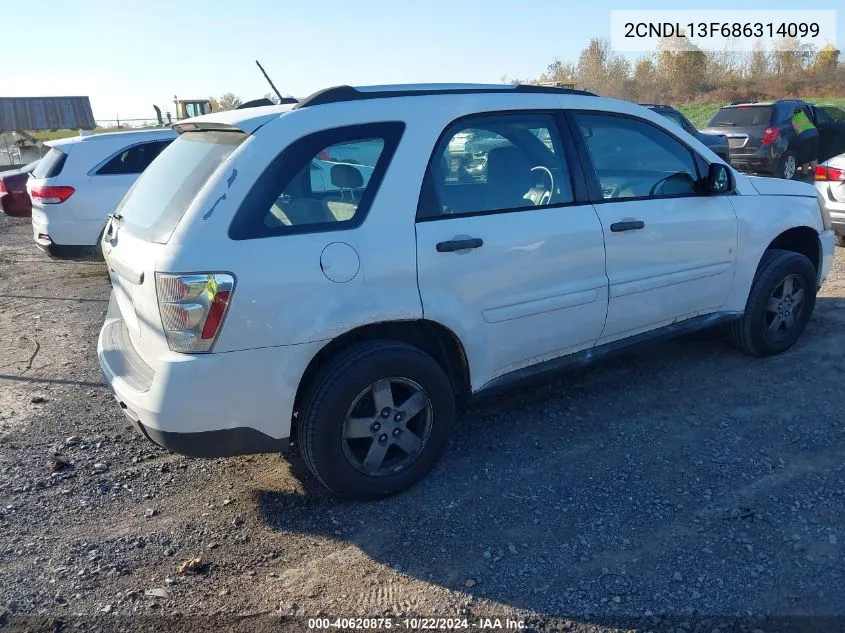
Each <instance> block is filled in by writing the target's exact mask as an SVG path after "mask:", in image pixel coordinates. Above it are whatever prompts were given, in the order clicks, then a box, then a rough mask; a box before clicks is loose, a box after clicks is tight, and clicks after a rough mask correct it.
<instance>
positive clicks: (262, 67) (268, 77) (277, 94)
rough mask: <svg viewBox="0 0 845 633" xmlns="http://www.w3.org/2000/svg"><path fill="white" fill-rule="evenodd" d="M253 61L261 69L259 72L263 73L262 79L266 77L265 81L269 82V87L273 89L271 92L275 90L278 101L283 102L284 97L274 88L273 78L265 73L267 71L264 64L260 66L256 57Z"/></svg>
mask: <svg viewBox="0 0 845 633" xmlns="http://www.w3.org/2000/svg"><path fill="white" fill-rule="evenodd" d="M255 63H256V64H257V65H258V68H259V69H260V70H261V74H262V75H264V79H266V80H267V83H268V84H270V87H271V88H272V89H273V92H275V93H276V96H278V97H279V103H284V102H285V98H284V97H283V96H282V93H281V92H279V89H278V88H276V86H275V84H273V80H272V79H270V76H269V75H268V74H267V71H266V70H264V66H262V65H261V62H259V61H258V60H257V59H256V60H255Z"/></svg>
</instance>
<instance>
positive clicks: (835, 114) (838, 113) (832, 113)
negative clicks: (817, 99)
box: [820, 106, 845, 122]
mask: <svg viewBox="0 0 845 633" xmlns="http://www.w3.org/2000/svg"><path fill="white" fill-rule="evenodd" d="M820 109H821V110H824V111H825V113H826V114H827V115H828V116H829V117H830V118H831V119H832V120H833V121H837V122H842V121H845V110H842V109H840V108H834V107H833V106H825V107H824V108H820Z"/></svg>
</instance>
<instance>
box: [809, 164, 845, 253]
mask: <svg viewBox="0 0 845 633" xmlns="http://www.w3.org/2000/svg"><path fill="white" fill-rule="evenodd" d="M815 183H816V189H818V191H819V194H820V195H821V197H822V200H824V205H825V208H826V209H827V210H828V212H829V213H830V218H831V222H832V223H833V231H834V232H835V233H836V241H837V243H838V244H839V245H840V246H845V154H840V155H839V156H834V157H833V158H831V159H829V160H827V161H825V162H824V163H822V164H821V165H816V173H815Z"/></svg>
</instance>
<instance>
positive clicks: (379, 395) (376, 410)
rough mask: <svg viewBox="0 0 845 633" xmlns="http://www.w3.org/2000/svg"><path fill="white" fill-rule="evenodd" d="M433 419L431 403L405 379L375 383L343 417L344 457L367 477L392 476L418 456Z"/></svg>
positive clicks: (414, 385) (415, 386)
mask: <svg viewBox="0 0 845 633" xmlns="http://www.w3.org/2000/svg"><path fill="white" fill-rule="evenodd" d="M397 403H399V404H397ZM432 419H433V410H432V406H431V401H430V400H429V398H428V395H426V393H425V391H424V390H423V388H422V387H421V386H420V385H418V384H417V383H415V382H414V381H413V380H409V379H407V378H385V379H383V380H378V381H376V382H374V383H373V384H371V385H370V386H369V387H367V388H366V389H364V390H363V391H362V392H361V393H360V394H358V396H357V397H356V398H355V400H354V401H353V402H352V405H351V406H350V407H349V409H348V411H347V412H346V418H345V419H344V421H343V454H344V455H345V457H346V459H347V460H348V461H349V463H350V464H351V465H352V466H354V467H355V468H356V469H357V470H359V471H361V472H363V473H365V474H367V475H371V476H375V477H380V476H384V475H392V474H395V473H397V472H399V471H401V470H403V469H405V468H407V467H408V466H409V465H410V464H411V462H413V461H414V460H415V459H416V458H417V456H419V454H420V453H421V452H422V450H423V448H424V447H425V445H426V443H427V442H428V438H429V435H430V434H431V423H432Z"/></svg>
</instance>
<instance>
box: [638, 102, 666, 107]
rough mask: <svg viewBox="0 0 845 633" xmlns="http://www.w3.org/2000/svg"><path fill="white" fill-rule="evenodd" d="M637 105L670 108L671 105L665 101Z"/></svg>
mask: <svg viewBox="0 0 845 633" xmlns="http://www.w3.org/2000/svg"><path fill="white" fill-rule="evenodd" d="M638 105H641V106H643V107H646V108H671V107H672V106H670V105H668V104H666V103H640V104H638Z"/></svg>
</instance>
